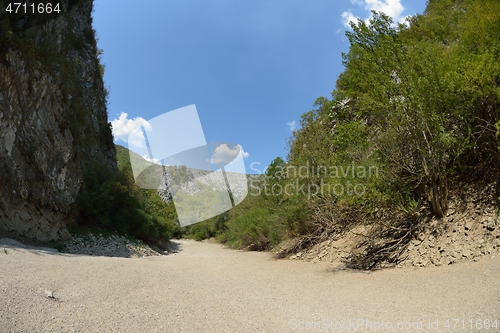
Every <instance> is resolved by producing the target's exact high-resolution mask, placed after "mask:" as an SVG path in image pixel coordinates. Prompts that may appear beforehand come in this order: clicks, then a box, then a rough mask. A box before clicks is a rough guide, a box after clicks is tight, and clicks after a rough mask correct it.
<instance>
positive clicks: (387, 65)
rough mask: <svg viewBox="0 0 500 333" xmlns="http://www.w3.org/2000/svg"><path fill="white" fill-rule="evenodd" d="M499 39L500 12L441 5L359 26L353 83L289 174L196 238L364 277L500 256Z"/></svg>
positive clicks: (327, 107) (274, 166)
mask: <svg viewBox="0 0 500 333" xmlns="http://www.w3.org/2000/svg"><path fill="white" fill-rule="evenodd" d="M499 32H500V2H498V1H496V0H485V1H481V2H478V1H472V0H461V1H458V0H456V1H455V0H431V1H429V2H428V4H427V7H426V10H425V12H424V13H423V14H422V15H417V16H414V17H411V18H409V19H408V20H407V22H406V23H405V24H397V23H395V22H392V20H391V19H390V18H389V17H388V16H386V15H385V14H383V13H375V12H374V13H373V16H372V18H371V19H370V21H369V22H365V21H358V23H357V24H354V23H353V24H351V29H349V30H348V31H347V32H346V36H347V38H348V40H349V42H350V48H349V52H348V53H345V54H343V65H344V67H345V70H344V72H343V73H341V74H340V75H339V77H338V79H337V84H336V87H335V89H334V90H333V92H332V94H331V96H330V97H320V98H318V99H317V100H316V102H315V104H314V107H315V108H314V109H313V110H311V111H309V112H306V113H304V114H303V115H302V119H301V122H300V128H298V129H296V130H295V131H294V132H293V135H292V137H291V138H290V141H289V154H288V156H287V160H286V161H285V160H283V159H281V158H276V159H275V160H274V161H273V162H272V163H271V165H270V167H269V168H268V170H267V173H266V175H265V178H264V179H263V180H259V182H258V184H256V185H255V186H252V187H253V188H254V189H255V191H254V192H255V194H257V195H254V196H252V197H247V199H246V200H245V202H244V204H242V205H241V207H239V208H238V207H237V208H236V209H235V210H233V211H231V212H229V213H228V216H227V217H226V218H225V222H224V224H223V225H222V226H219V227H217V226H216V225H214V223H213V222H207V223H206V225H205V226H203V225H200V226H195V227H194V228H195V229H196V230H199V232H198V234H203V232H201V230H205V231H207V230H208V231H209V232H205V235H211V236H214V235H215V236H217V237H218V238H219V240H221V241H222V242H228V243H229V244H230V245H231V246H234V247H237V248H247V249H271V248H274V247H276V246H277V245H278V244H279V243H281V245H280V246H279V249H278V250H277V251H278V252H279V255H280V256H288V255H292V256H293V257H294V258H306V259H309V260H313V259H314V260H316V259H318V258H317V257H316V256H318V257H320V258H322V257H325V258H326V257H328V256H330V257H332V258H333V257H335V258H337V259H340V260H341V261H343V262H344V263H345V264H346V265H347V266H350V267H356V268H364V269H372V268H378V267H387V266H394V265H407V264H408V263H410V264H411V265H415V266H425V265H428V264H431V263H432V264H449V263H453V262H457V261H461V260H471V259H475V258H476V259H478V258H479V257H481V256H483V255H485V254H489V253H493V252H496V251H497V250H498V248H499V245H500V244H499V236H500V235H499V228H500V224H499V221H498V213H499V207H500V182H499V176H500V172H499V171H500V141H499V139H500V136H499V133H500V65H499V64H500V33H499ZM332 244H333V245H332ZM339 247H342V250H340V249H339ZM346 249H347V250H346ZM327 254H328V256H327Z"/></svg>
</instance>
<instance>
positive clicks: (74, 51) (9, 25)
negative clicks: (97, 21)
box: [0, 0, 117, 241]
mask: <svg viewBox="0 0 500 333" xmlns="http://www.w3.org/2000/svg"><path fill="white" fill-rule="evenodd" d="M59 3H60V4H61V9H62V10H63V11H62V12H61V13H60V14H53V15H47V14H46V15H45V16H44V15H39V14H35V15H32V14H27V15H12V14H9V13H7V12H5V7H4V6H5V2H4V1H2V2H1V3H0V228H3V229H6V230H11V231H12V230H13V231H16V232H18V233H19V234H20V235H23V236H27V237H30V238H36V239H38V240H42V241H47V240H53V239H58V238H69V237H70V235H69V233H68V232H67V230H66V229H65V226H66V225H67V224H68V223H72V222H74V221H75V218H76V215H77V211H76V204H75V203H76V199H77V196H78V194H79V193H80V191H81V190H82V188H83V187H84V186H85V184H84V174H85V172H86V170H89V169H90V168H102V169H108V170H113V171H114V170H117V166H116V152H115V149H114V145H113V138H112V134H111V128H110V124H109V123H108V120H107V118H108V117H107V110H106V96H107V92H106V89H105V88H104V83H103V78H102V75H103V67H102V66H101V64H100V63H99V59H98V54H99V50H98V49H97V45H96V39H95V34H94V30H93V29H92V17H91V12H92V6H93V1H92V0H62V1H59ZM2 6H3V8H2Z"/></svg>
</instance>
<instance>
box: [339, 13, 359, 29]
mask: <svg viewBox="0 0 500 333" xmlns="http://www.w3.org/2000/svg"><path fill="white" fill-rule="evenodd" d="M351 22H354V23H357V22H358V19H357V18H356V16H354V15H353V14H352V12H351V11H347V12H343V13H342V23H343V24H344V26H345V27H346V28H348V27H349V24H350V23H351Z"/></svg>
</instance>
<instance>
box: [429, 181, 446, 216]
mask: <svg viewBox="0 0 500 333" xmlns="http://www.w3.org/2000/svg"><path fill="white" fill-rule="evenodd" d="M443 178H444V177H442V176H440V175H437V176H434V177H432V180H431V186H430V193H429V200H430V202H431V211H432V214H433V215H434V216H436V217H439V218H441V217H443V216H444V214H445V213H446V209H447V208H448V186H447V183H446V179H443Z"/></svg>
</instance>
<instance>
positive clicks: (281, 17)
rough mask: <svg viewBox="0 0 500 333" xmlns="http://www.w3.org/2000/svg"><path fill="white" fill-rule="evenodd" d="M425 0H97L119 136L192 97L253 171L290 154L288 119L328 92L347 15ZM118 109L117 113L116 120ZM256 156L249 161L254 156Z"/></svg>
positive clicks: (218, 136) (205, 120) (401, 11)
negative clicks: (139, 122) (237, 147)
mask: <svg viewBox="0 0 500 333" xmlns="http://www.w3.org/2000/svg"><path fill="white" fill-rule="evenodd" d="M425 4H426V1H425V0H351V1H349V0H345V1H340V0H300V1H299V0H273V1H269V0H252V1H242V0H211V1H204V0H184V1H173V0H172V1H171V0H145V1H141V2H137V1H131V0H122V1H110V0H95V8H94V14H93V17H94V28H95V29H96V31H97V36H98V38H99V42H98V46H99V48H101V49H103V50H104V54H103V56H102V62H103V63H104V64H105V66H106V72H105V83H106V86H107V87H108V88H109V90H110V95H109V100H108V102H109V105H108V113H109V120H110V121H112V122H113V125H114V130H115V142H116V143H118V144H121V145H124V146H127V143H126V142H124V141H123V140H121V139H120V138H125V137H127V133H128V132H127V131H129V130H130V128H131V125H132V124H133V123H134V122H137V121H141V119H146V120H149V119H151V118H154V117H156V116H159V115H161V114H163V113H165V112H168V111H171V110H175V109H178V108H181V107H185V106H188V105H191V104H195V105H196V108H197V111H198V114H199V118H200V121H201V124H202V127H203V132H204V135H205V138H206V141H207V142H232V143H237V144H239V145H241V147H243V150H244V151H245V157H246V158H245V164H246V170H247V172H248V173H259V172H261V171H263V170H264V168H265V167H266V166H267V165H268V164H269V163H270V162H271V161H272V160H273V159H274V158H276V157H277V156H282V157H283V158H286V155H287V144H286V143H287V140H288V138H289V137H290V136H291V127H293V124H294V122H295V126H297V124H298V122H299V119H300V115H301V114H303V113H304V112H307V111H309V110H311V109H312V105H313V103H314V101H315V100H316V98H318V97H320V96H327V97H329V96H330V93H331V91H332V90H333V89H334V87H335V81H336V79H337V76H338V75H339V74H340V73H341V72H342V71H343V66H342V63H341V61H342V60H341V52H347V51H348V48H349V43H348V41H347V40H346V37H345V34H344V33H345V30H346V29H347V28H346V24H347V21H348V20H349V19H352V18H353V17H360V18H362V19H366V18H368V17H369V15H370V9H375V10H382V11H384V12H386V13H387V14H389V15H390V16H392V17H393V18H394V19H395V20H396V21H398V20H401V19H402V18H404V17H405V16H406V15H413V14H416V13H422V12H423V10H424V8H425ZM120 117H121V118H120ZM252 163H253V164H252Z"/></svg>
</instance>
